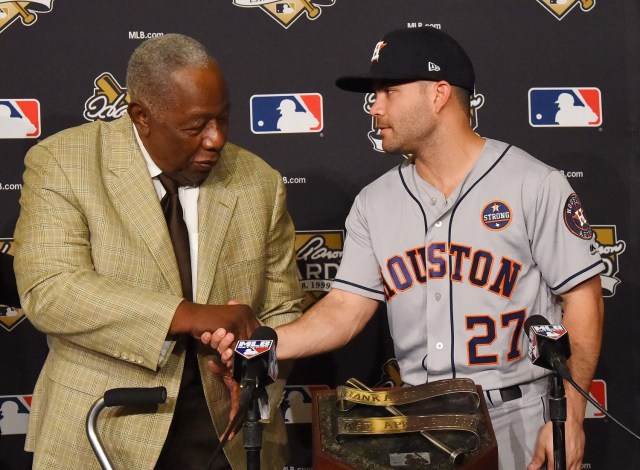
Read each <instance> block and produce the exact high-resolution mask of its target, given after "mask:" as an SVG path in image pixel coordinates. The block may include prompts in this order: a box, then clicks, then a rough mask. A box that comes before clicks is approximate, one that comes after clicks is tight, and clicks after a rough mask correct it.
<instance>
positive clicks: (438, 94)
mask: <svg viewBox="0 0 640 470" xmlns="http://www.w3.org/2000/svg"><path fill="white" fill-rule="evenodd" d="M433 90H434V95H433V104H434V108H435V111H436V112H439V111H440V110H441V109H442V107H443V106H444V105H445V104H446V103H447V102H448V101H449V99H450V98H451V84H450V83H449V82H446V81H444V80H441V81H439V82H436V83H435V84H434V87H433Z"/></svg>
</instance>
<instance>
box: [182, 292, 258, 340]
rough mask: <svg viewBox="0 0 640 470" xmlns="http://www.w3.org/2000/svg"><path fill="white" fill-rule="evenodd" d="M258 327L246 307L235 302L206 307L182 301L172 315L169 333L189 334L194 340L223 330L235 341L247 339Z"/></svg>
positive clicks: (249, 309)
mask: <svg viewBox="0 0 640 470" xmlns="http://www.w3.org/2000/svg"><path fill="white" fill-rule="evenodd" d="M259 326H260V322H258V320H257V318H256V317H255V315H254V314H253V312H252V310H251V307H249V306H248V305H244V304H240V303H238V302H235V301H231V302H229V304H227V305H206V304H196V303H193V302H189V301H187V300H184V301H182V302H181V303H180V305H178V308H177V309H176V312H175V314H174V315H173V321H172V322H171V326H170V328H169V332H170V333H172V334H179V333H189V334H190V335H191V336H193V337H195V338H200V337H201V336H202V334H203V333H204V332H206V331H208V332H211V331H216V330H217V329H219V328H223V329H224V330H226V331H227V332H228V333H232V334H233V335H234V337H235V338H236V339H248V338H250V337H251V334H252V333H253V330H255V329H256V328H257V327H259Z"/></svg>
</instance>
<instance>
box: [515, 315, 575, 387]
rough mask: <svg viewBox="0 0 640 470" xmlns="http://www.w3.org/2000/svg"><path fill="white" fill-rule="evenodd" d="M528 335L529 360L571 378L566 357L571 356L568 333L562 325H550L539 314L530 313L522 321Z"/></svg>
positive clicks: (568, 378)
mask: <svg viewBox="0 0 640 470" xmlns="http://www.w3.org/2000/svg"><path fill="white" fill-rule="evenodd" d="M524 331H525V332H528V336H529V354H528V355H529V360H530V361H531V362H532V363H533V364H534V365H537V366H540V367H543V368H545V369H549V370H553V371H555V372H557V373H558V375H559V376H560V377H562V378H563V379H566V380H572V378H571V371H570V370H569V366H568V365H567V359H568V358H569V357H571V345H570V344H569V333H568V332H567V329H566V328H565V327H564V326H563V325H551V324H549V321H548V320H547V319H546V318H544V317H543V316H541V315H532V316H530V317H529V318H527V320H526V321H525V322H524Z"/></svg>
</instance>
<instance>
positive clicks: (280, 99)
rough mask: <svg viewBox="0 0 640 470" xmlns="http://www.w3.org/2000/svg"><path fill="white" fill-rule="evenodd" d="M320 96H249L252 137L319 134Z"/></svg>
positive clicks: (300, 94) (321, 118) (310, 94)
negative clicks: (305, 133)
mask: <svg viewBox="0 0 640 470" xmlns="http://www.w3.org/2000/svg"><path fill="white" fill-rule="evenodd" d="M323 125H324V122H323V116H322V95H320V94H319V93H295V94H294V93H292V94H289V95H253V96H252V97H251V131H252V132H253V133H254V134H290V133H304V132H320V131H321V130H322V128H323Z"/></svg>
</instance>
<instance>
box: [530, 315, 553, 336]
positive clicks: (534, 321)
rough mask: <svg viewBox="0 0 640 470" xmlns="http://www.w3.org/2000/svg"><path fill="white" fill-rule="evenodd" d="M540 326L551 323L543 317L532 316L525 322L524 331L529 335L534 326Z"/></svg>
mask: <svg viewBox="0 0 640 470" xmlns="http://www.w3.org/2000/svg"><path fill="white" fill-rule="evenodd" d="M539 325H550V323H549V320H547V319H546V318H545V317H543V316H542V315H531V316H530V317H529V318H527V319H526V321H525V322H524V331H525V332H527V335H528V332H529V330H530V329H531V327H532V326H539Z"/></svg>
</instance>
